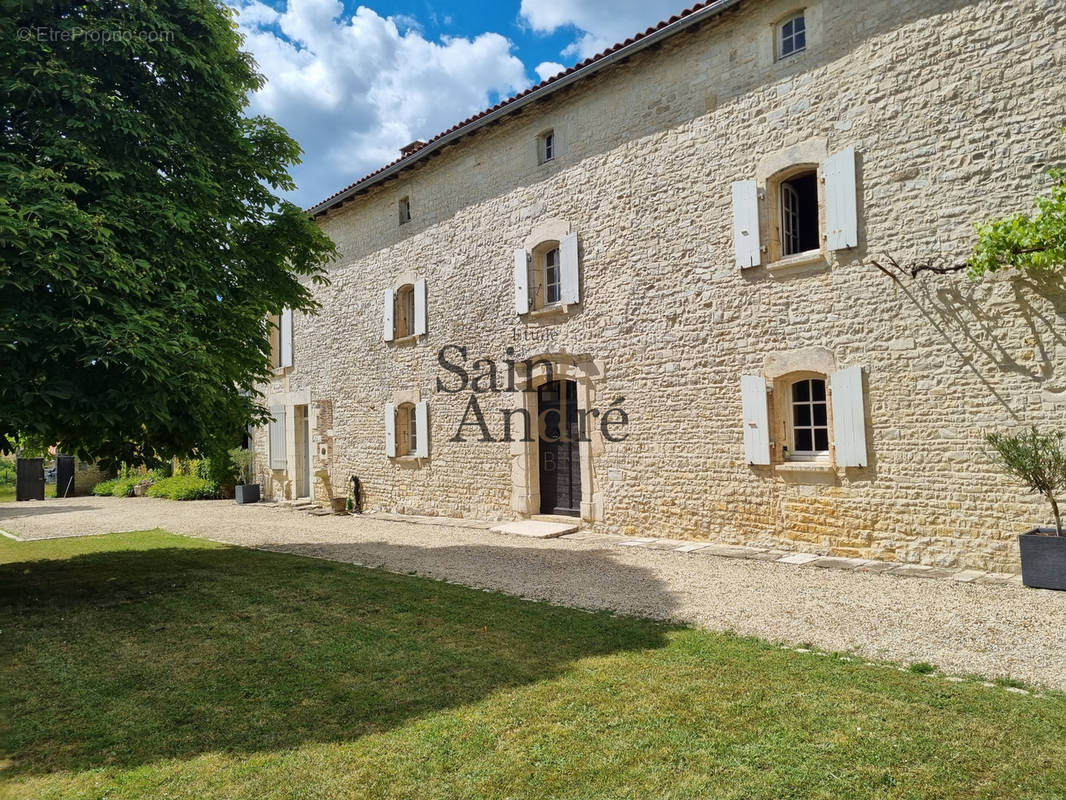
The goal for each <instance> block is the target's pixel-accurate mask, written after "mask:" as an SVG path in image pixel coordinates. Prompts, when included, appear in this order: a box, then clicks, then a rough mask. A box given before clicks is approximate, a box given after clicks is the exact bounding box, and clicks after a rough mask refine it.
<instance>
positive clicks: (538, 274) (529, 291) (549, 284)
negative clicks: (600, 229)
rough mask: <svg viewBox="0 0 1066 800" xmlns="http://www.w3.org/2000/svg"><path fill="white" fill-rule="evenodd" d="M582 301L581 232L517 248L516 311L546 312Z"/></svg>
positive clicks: (521, 312)
mask: <svg viewBox="0 0 1066 800" xmlns="http://www.w3.org/2000/svg"><path fill="white" fill-rule="evenodd" d="M580 301H581V286H580V275H579V272H578V249H577V234H574V233H571V234H568V235H566V236H564V237H563V238H562V239H559V240H548V241H544V242H541V243H540V244H538V245H537V246H536V247H534V248H533V249H532V250H531V251H529V252H527V251H526V250H524V249H519V250H515V310H516V311H517V312H518V313H519V314H526V313H528V312H530V311H545V310H550V309H553V308H559V307H562V306H567V305H573V304H576V303H579V302H580Z"/></svg>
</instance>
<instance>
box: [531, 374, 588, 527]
mask: <svg viewBox="0 0 1066 800" xmlns="http://www.w3.org/2000/svg"><path fill="white" fill-rule="evenodd" d="M537 405H538V409H537V411H538V419H543V420H544V424H543V430H542V431H540V433H539V439H540V513H542V514H566V515H568V516H572V517H577V516H580V515H581V452H580V445H579V442H578V420H577V384H576V383H574V381H552V382H550V383H546V384H544V385H543V386H541V387H540V388H539V389H538V390H537Z"/></svg>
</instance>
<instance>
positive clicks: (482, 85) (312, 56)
mask: <svg viewBox="0 0 1066 800" xmlns="http://www.w3.org/2000/svg"><path fill="white" fill-rule="evenodd" d="M238 2H242V0H238ZM235 8H237V10H238V12H239V17H238V23H239V24H240V28H241V32H242V33H243V34H244V35H245V37H246V40H245V44H244V48H245V49H246V50H248V51H250V52H251V53H252V55H254V56H255V59H256V61H257V62H258V63H259V67H260V70H261V71H262V72H263V74H264V75H266V77H267V85H266V86H265V87H264V88H263V89H262V90H261V91H260V92H258V93H257V94H256V95H255V96H254V97H253V99H252V103H251V108H250V109H249V112H250V113H253V114H266V115H268V116H270V117H272V118H274V119H275V120H276V121H277V122H279V123H280V124H281V125H283V126H284V127H285V128H286V129H287V130H288V131H289V133H290V134H291V135H292V136H293V137H294V138H295V139H296V140H297V141H298V142H299V143H300V146H301V147H302V148H303V149H304V153H305V155H304V158H305V163H304V164H302V165H300V166H297V167H296V168H294V170H293V175H294V177H295V178H296V180H297V183H298V184H299V186H300V189H299V191H298V192H297V193H296V195H295V196H294V197H293V200H295V201H296V202H298V203H300V204H302V205H304V206H309V205H312V204H313V203H315V202H317V201H318V200H322V199H323V198H325V197H326V196H328V195H330V194H333V193H334V192H335V191H337V190H339V189H341V188H343V187H344V186H345V185H347V184H348V183H351V182H352V181H354V180H356V179H358V178H360V177H362V176H363V175H365V174H367V173H369V172H372V171H374V170H375V169H377V168H379V167H381V166H383V165H384V164H386V163H388V162H390V161H392V160H394V159H395V158H396V157H397V156H398V155H399V148H400V147H401V146H403V145H405V144H407V143H408V142H410V141H412V140H414V139H426V138H428V137H430V136H433V135H434V134H436V133H439V132H440V131H441V130H444V129H446V128H449V127H451V126H452V125H454V124H455V123H456V122H458V121H459V120H461V119H464V118H465V117H467V116H470V115H471V114H474V113H476V112H478V111H480V110H482V109H483V108H485V107H486V106H488V105H490V99H491V95H492V94H499V95H509V94H512V93H514V92H518V91H521V90H523V89H525V88H527V87H528V86H529V83H530V82H529V79H528V77H527V76H526V71H525V67H524V66H523V64H522V62H521V61H520V60H519V59H518V58H516V57H515V56H514V55H513V54H512V53H511V42H510V41H508V40H507V39H506V38H505V37H503V36H501V35H500V34H498V33H483V34H481V35H479V36H476V37H474V38H472V39H466V38H460V37H456V38H450V37H445V38H442V39H441V40H440V41H429V40H427V39H426V38H424V36H423V35H422V32H421V30H420V29H419V28H418V27H417V25H416V23H415V22H414V21H413V20H411V19H409V18H395V19H394V18H388V17H381V16H380V15H378V14H377V13H376V12H375V11H373V10H372V9H369V8H366V7H364V6H360V7H359V8H358V9H357V10H356V12H355V14H354V15H347V14H345V13H344V10H343V6H342V5H341V3H340V2H338V1H337V0H288V4H287V6H286V7H285V10H284V12H283V13H280V14H279V13H278V12H276V11H274V10H273V9H270V8H269V7H267V6H265V5H264V4H262V3H260V2H258V1H257V0H250V2H243V4H241V5H236V6H235ZM277 28H280V30H281V33H282V34H283V35H282V36H279V35H278V34H277V32H276V30H277Z"/></svg>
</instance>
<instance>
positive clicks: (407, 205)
mask: <svg viewBox="0 0 1066 800" xmlns="http://www.w3.org/2000/svg"><path fill="white" fill-rule="evenodd" d="M397 207H398V211H399V215H400V224H401V225H406V224H407V223H408V222H410V221H411V196H410V195H404V196H403V197H401V198H400V199H399V201H398V202H397Z"/></svg>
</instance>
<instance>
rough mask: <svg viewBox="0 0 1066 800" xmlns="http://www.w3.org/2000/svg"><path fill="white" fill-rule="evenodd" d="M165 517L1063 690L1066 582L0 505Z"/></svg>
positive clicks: (128, 526)
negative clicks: (1031, 584) (1034, 583)
mask: <svg viewBox="0 0 1066 800" xmlns="http://www.w3.org/2000/svg"><path fill="white" fill-rule="evenodd" d="M156 527H160V528H164V529H166V530H169V531H172V532H174V533H181V534H186V535H190V536H201V537H207V538H210V539H215V540H218V541H223V542H229V543H233V544H239V545H245V546H253V547H264V548H270V549H275V550H282V551H286V552H291V553H298V554H302V555H309V556H317V557H321V558H329V559H335V560H337V561H347V562H351V563H355V564H363V565H366V566H371V567H384V568H386V569H389V570H393V571H396V572H413V573H417V574H419V575H425V576H429V577H433V578H439V579H444V580H449V581H453V582H457V583H462V584H465V585H467V586H473V587H477V588H485V589H496V590H499V591H502V592H506V593H508V594H513V595H519V596H521V597H528V598H535V599H538V600H546V601H548V602H551V603H557V604H561V605H567V606H574V607H578V608H587V609H608V610H612V611H618V612H622V613H625V614H634V615H640V616H646V617H652V618H656V619H662V620H671V621H680V622H686V623H693V624H696V625H698V626H700V627H704V628H709V629H712V630H723V631H734V632H736V633H739V634H744V635H751V636H758V637H760V638H763V639H767V640H770V641H773V642H783V643H790V644H795V645H802V644H807V643H810V644H813V645H815V646H816V647H818V648H821V649H825V650H830V651H854V652H856V653H858V654H860V655H863V656H867V657H871V658H878V659H888V660H892V661H898V662H904V663H910V662H916V661H925V662H929V663H932V664H935V665H937V666H938V667H940V668H941V669H942V670H944V671H945V672H949V673H979V674H981V675H985V676H988V677H1000V676H1004V677H1007V676H1009V677H1013V678H1019V679H1022V680H1024V681H1026V682H1029V683H1032V684H1034V685H1039V686H1045V687H1050V688H1057V689H1063V690H1066V592H1052V591H1047V590H1041V589H1026V588H1023V587H1020V586H996V585H975V584H966V583H957V582H955V581H950V580H929V579H918V578H907V577H900V576H897V575H882V574H865V573H859V572H851V571H838V570H829V569H817V568H812V567H808V566H798V567H797V566H788V565H784V564H778V563H773V562H768V561H750V560H742V559H732V558H721V557H717V556H708V555H698V554H689V553H678V552H673V551H663V550H650V549H638V548H627V547H618V546H617V544H616V542H615V541H613V540H611V539H609V538H608V537H599V536H589V537H587V538H583V539H549V540H538V539H524V538H519V537H515V536H508V535H504V534H499V533H493V532H491V531H489V530H487V526H480V525H477V524H476V523H465V522H463V521H460V523H459V524H455V525H451V524H439V525H437V524H434V525H426V524H414V523H410V522H398V521H392V520H384V519H374V518H368V517H312V516H309V515H307V514H305V513H302V512H291V511H281V510H277V509H271V508H267V507H263V506H237V505H235V504H234V503H232V502H227V501H201V502H185V503H176V502H171V501H167V500H154V499H150V498H131V499H117V498H110V497H106V498H97V497H93V498H85V497H78V498H70V499H65V500H46V501H44V502H29V503H25V502H24V503H5V504H3V505H0V529H4V530H7V531H10V532H12V533H15V534H17V535H19V536H22V537H23V538H26V539H34V538H44V537H53V536H62V535H81V534H95V533H107V532H110V531H130V530H143V529H148V528H156Z"/></svg>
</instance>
